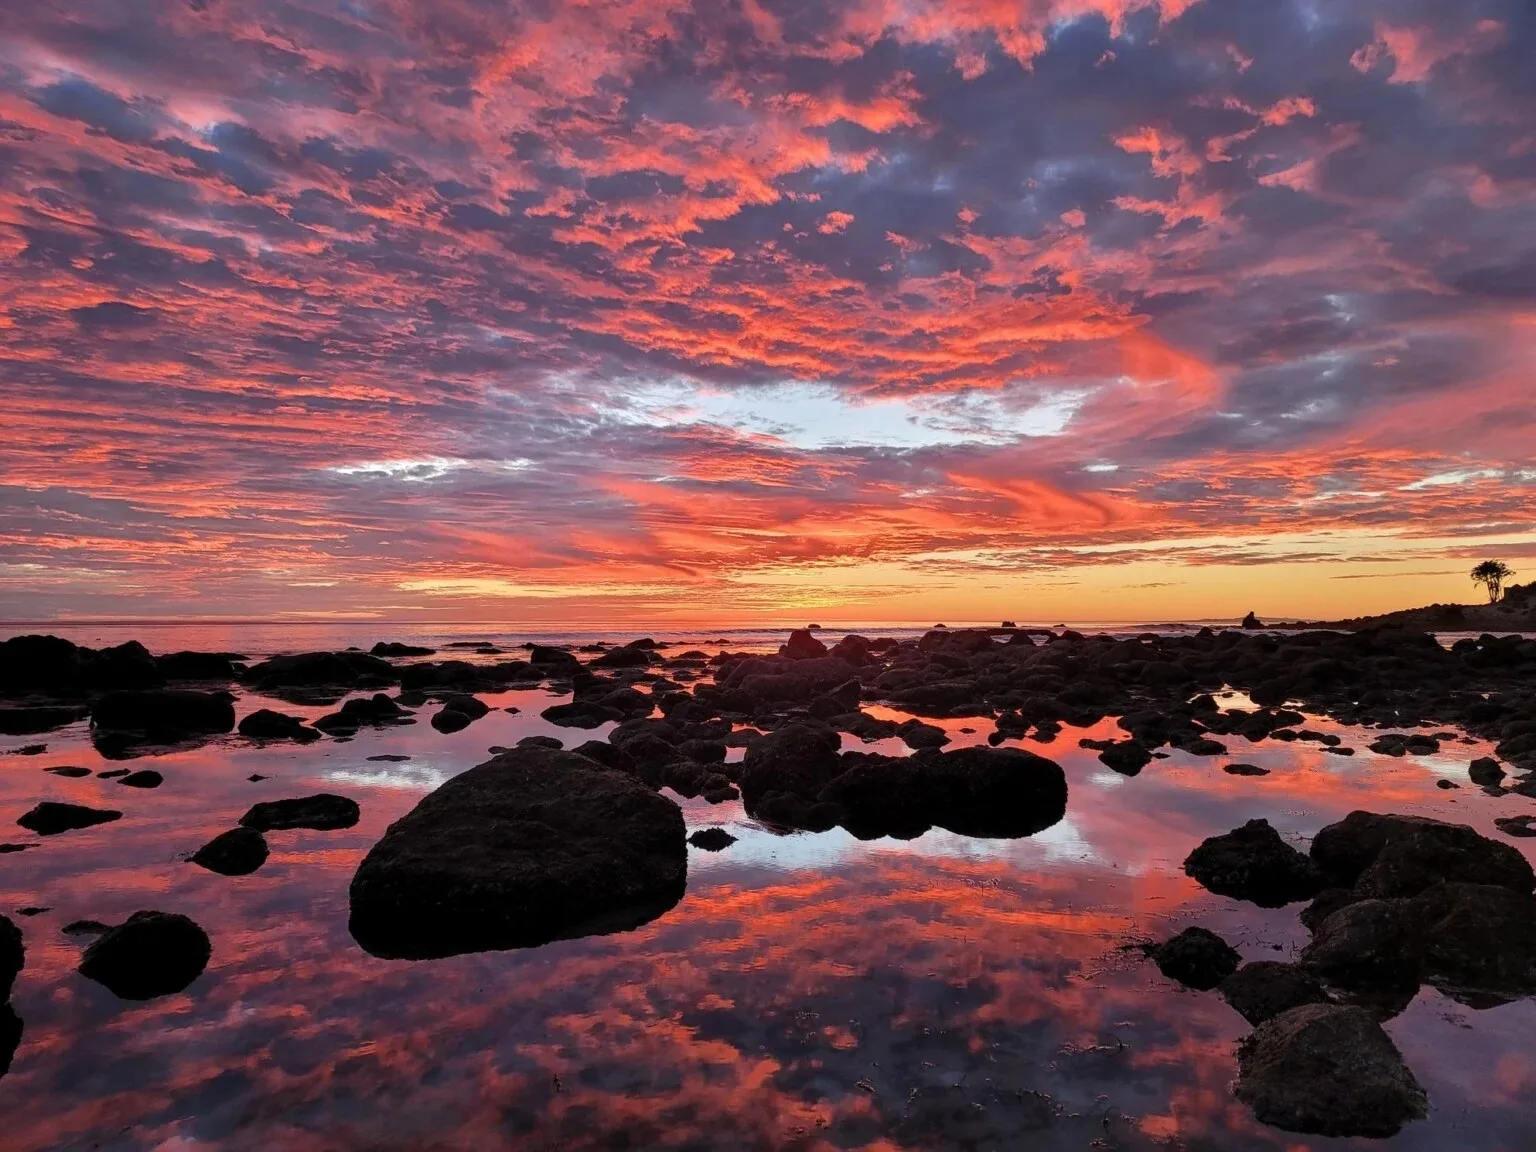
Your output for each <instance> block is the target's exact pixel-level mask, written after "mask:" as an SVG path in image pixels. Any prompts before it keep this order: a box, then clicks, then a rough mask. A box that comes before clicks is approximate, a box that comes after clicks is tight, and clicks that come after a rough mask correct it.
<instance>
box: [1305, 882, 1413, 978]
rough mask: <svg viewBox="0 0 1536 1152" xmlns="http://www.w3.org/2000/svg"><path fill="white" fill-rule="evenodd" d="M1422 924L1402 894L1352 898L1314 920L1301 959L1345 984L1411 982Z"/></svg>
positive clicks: (1312, 967)
mask: <svg viewBox="0 0 1536 1152" xmlns="http://www.w3.org/2000/svg"><path fill="white" fill-rule="evenodd" d="M1422 928H1423V926H1422V923H1421V921H1420V919H1419V917H1418V916H1417V915H1416V914H1415V913H1414V911H1413V909H1412V907H1411V905H1410V904H1409V902H1408V901H1406V900H1357V901H1355V902H1354V903H1352V904H1346V905H1345V906H1344V907H1342V908H1340V909H1338V910H1337V911H1336V912H1333V913H1332V914H1331V915H1329V916H1327V917H1326V918H1325V919H1324V920H1323V921H1322V922H1321V923H1320V924H1318V926H1317V930H1316V932H1315V933H1314V935H1313V938H1312V943H1310V944H1308V945H1307V946H1306V948H1304V949H1303V950H1302V953H1301V960H1302V963H1304V964H1305V965H1307V967H1309V968H1311V969H1313V970H1314V971H1316V972H1318V973H1320V974H1321V975H1322V976H1324V977H1325V978H1326V979H1328V980H1330V981H1332V982H1333V983H1335V984H1338V985H1341V986H1343V987H1346V988H1354V989H1362V990H1373V989H1410V988H1417V987H1418V986H1419V981H1420V980H1421V979H1422V977H1423V971H1424V941H1423V931H1422Z"/></svg>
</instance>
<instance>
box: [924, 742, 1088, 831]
mask: <svg viewBox="0 0 1536 1152" xmlns="http://www.w3.org/2000/svg"><path fill="white" fill-rule="evenodd" d="M920 759H921V762H922V768H921V771H922V773H923V776H924V777H925V785H924V791H925V792H926V793H927V795H928V797H929V798H930V800H931V802H932V804H933V811H932V820H933V823H934V824H936V825H938V826H939V827H940V828H947V829H949V831H951V832H956V833H958V834H960V835H961V836H982V837H1015V836H1033V835H1034V834H1035V833H1036V832H1042V831H1044V830H1045V829H1047V828H1049V827H1051V826H1052V825H1053V824H1055V823H1057V822H1058V821H1060V820H1061V818H1062V817H1063V816H1065V815H1066V812H1067V777H1066V773H1064V772H1063V771H1062V770H1061V766H1060V765H1059V764H1057V763H1056V762H1055V761H1054V760H1047V759H1046V758H1045V757H1043V756H1037V755H1035V754H1034V753H1033V752H1026V751H1024V750H1023V749H1022V748H957V749H955V750H954V751H953V752H945V753H941V754H929V755H923V756H921V757H920Z"/></svg>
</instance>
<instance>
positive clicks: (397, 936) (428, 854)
mask: <svg viewBox="0 0 1536 1152" xmlns="http://www.w3.org/2000/svg"><path fill="white" fill-rule="evenodd" d="M687 874H688V850H687V841H686V831H685V829H684V825H683V816H682V811H681V810H680V809H679V808H678V807H677V805H675V804H674V803H672V802H671V801H670V800H668V799H666V798H665V797H663V796H661V795H659V794H657V793H656V792H653V791H652V790H651V789H650V788H648V787H646V786H645V785H644V784H643V783H641V782H640V781H638V780H636V779H634V778H633V777H631V776H628V775H625V774H624V773H621V772H616V771H613V770H611V769H608V768H605V767H603V766H601V765H599V764H597V763H596V762H595V761H592V760H589V759H587V758H586V757H584V756H578V755H576V754H575V753H573V752H562V751H553V750H549V749H542V748H517V749H513V750H512V751H510V752H504V753H502V754H501V755H499V756H497V757H496V758H495V759H493V760H489V761H487V762H485V763H484V764H481V765H479V766H477V767H475V768H472V769H470V770H469V771H468V772H465V773H463V774H462V775H460V776H456V777H454V778H453V779H452V780H450V781H448V782H447V783H446V784H444V785H443V786H442V787H440V788H438V789H437V791H435V792H433V793H431V794H430V795H429V796H427V797H426V798H425V799H423V800H422V801H421V803H419V804H417V805H416V807H415V808H414V809H412V810H411V811H410V812H409V813H407V814H406V815H405V816H404V817H402V818H401V819H399V820H397V821H395V823H394V824H392V825H390V827H389V829H388V831H386V832H385V834H384V837H383V838H382V839H381V840H380V841H379V842H378V843H377V844H376V845H374V847H373V848H372V850H371V851H369V853H368V855H367V857H366V858H365V859H364V860H363V862H362V864H361V865H360V866H359V867H358V870H357V873H356V875H354V876H353V878H352V887H351V909H352V914H351V922H350V927H351V930H352V935H353V937H354V938H355V939H356V940H357V942H358V943H359V944H361V945H362V946H363V947H364V948H365V949H366V950H367V951H369V952H371V953H373V954H374V955H376V956H382V957H386V958H402V959H425V958H428V957H437V956H451V955H456V954H458V953H461V952H478V951H486V950H492V949H502V948H525V947H533V946H535V945H539V944H545V943H548V942H549V941H551V940H562V939H571V938H575V937H579V936H589V935H594V934H598V933H607V932H619V931H626V930H628V929H631V928H636V927H638V926H639V925H641V924H644V923H646V922H647V921H649V920H653V919H655V918H656V917H657V916H659V915H661V914H662V913H663V912H665V911H667V910H668V909H669V908H671V907H672V906H673V905H674V904H676V903H677V901H678V900H679V899H680V898H681V896H682V894H683V889H684V886H685V884H686V882H687Z"/></svg>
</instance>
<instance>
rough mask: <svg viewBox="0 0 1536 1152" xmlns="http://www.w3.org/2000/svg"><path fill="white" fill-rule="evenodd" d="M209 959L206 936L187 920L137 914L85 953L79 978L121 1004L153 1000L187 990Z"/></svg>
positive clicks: (210, 950)
mask: <svg viewBox="0 0 1536 1152" xmlns="http://www.w3.org/2000/svg"><path fill="white" fill-rule="evenodd" d="M212 953H213V948H212V945H210V944H209V943H208V934H207V933H206V932H204V931H203V930H202V929H201V928H199V927H198V926H197V924H196V923H194V922H193V921H192V920H190V919H188V918H187V917H185V916H182V915H179V914H178V913H175V912H135V913H134V914H133V915H132V916H130V917H128V919H127V920H126V921H124V922H123V923H122V924H119V925H118V926H117V927H116V928H112V929H110V930H108V931H107V932H105V933H103V934H102V935H101V936H99V937H97V939H96V940H95V941H94V942H93V943H92V944H91V946H90V947H89V948H87V949H86V950H85V954H84V955H83V956H82V957H81V958H80V974H81V975H82V976H84V977H86V978H87V979H90V980H94V981H96V983H98V984H102V985H105V986H106V987H107V988H109V989H110V990H111V991H112V992H113V993H114V994H116V995H117V996H119V997H121V998H122V999H124V1000H152V999H154V998H155V997H157V996H169V995H171V994H172V993H175V992H180V991H181V990H182V989H183V988H185V987H186V986H187V985H188V984H191V983H192V981H194V980H196V979H197V978H198V977H199V976H201V975H202V973H203V969H204V968H206V967H207V966H208V957H209V956H210V955H212Z"/></svg>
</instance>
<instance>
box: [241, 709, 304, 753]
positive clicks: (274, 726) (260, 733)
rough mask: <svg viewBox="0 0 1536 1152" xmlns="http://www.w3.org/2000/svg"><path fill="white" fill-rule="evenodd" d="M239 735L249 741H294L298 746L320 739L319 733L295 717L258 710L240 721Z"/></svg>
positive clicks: (270, 710) (269, 710)
mask: <svg viewBox="0 0 1536 1152" xmlns="http://www.w3.org/2000/svg"><path fill="white" fill-rule="evenodd" d="M238 731H239V733H240V735H242V736H245V737H247V738H248V739H251V740H294V741H297V742H298V743H300V744H312V743H314V742H315V741H316V740H318V739H320V732H319V731H318V730H316V729H314V728H311V727H309V726H308V725H306V724H305V723H304V721H302V720H300V719H299V718H298V717H297V716H289V715H286V714H285V713H282V712H274V711H273V710H272V709H270V708H259V709H257V710H256V711H255V712H252V713H251V714H250V715H249V716H246V717H244V718H243V719H242V720H241V721H240V726H239V728H238Z"/></svg>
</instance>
